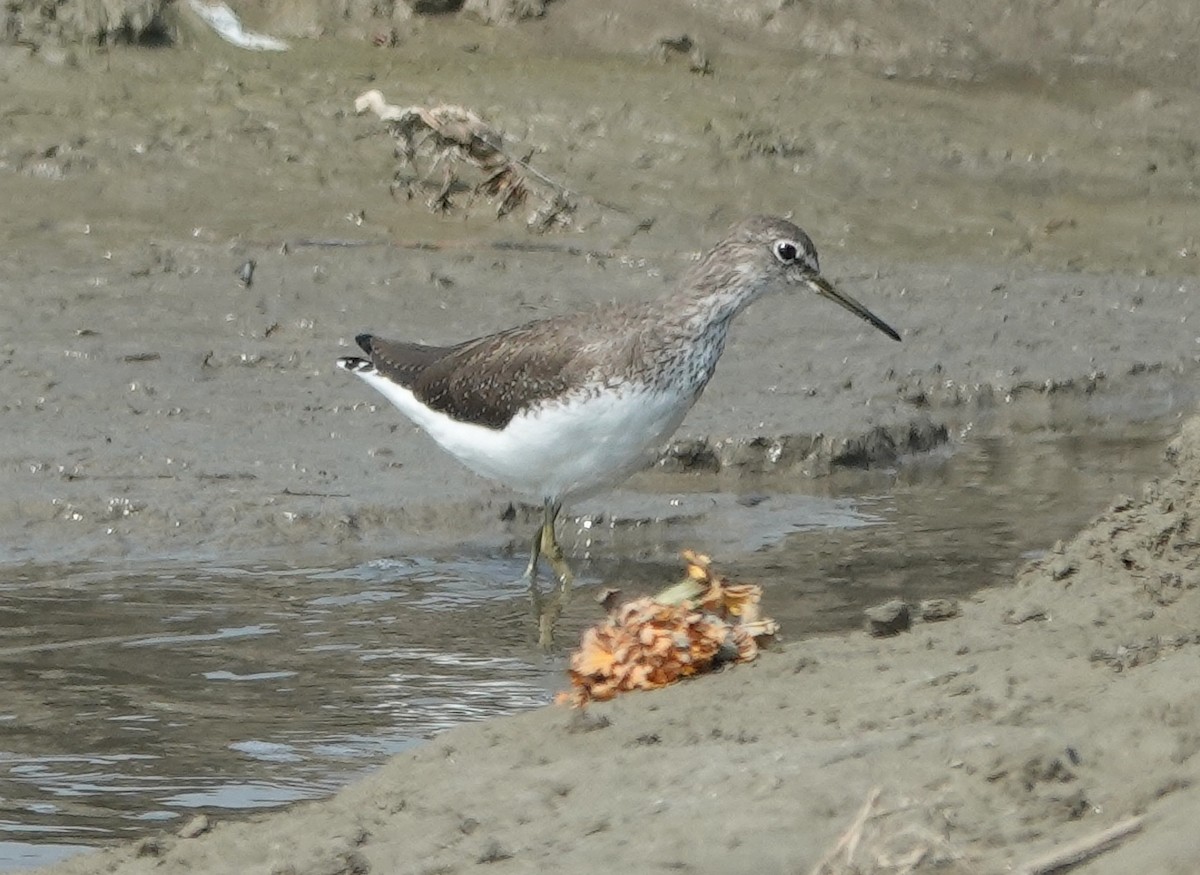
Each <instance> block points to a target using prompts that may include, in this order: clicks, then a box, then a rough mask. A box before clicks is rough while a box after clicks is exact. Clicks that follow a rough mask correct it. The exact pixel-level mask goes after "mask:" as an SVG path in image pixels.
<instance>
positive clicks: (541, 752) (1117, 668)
mask: <svg viewBox="0 0 1200 875" xmlns="http://www.w3.org/2000/svg"><path fill="white" fill-rule="evenodd" d="M1168 459H1169V462H1170V465H1171V468H1170V471H1169V473H1167V474H1166V475H1164V476H1163V477H1162V478H1159V479H1158V480H1156V481H1154V482H1152V483H1150V484H1148V485H1147V487H1146V489H1145V490H1144V493H1143V495H1141V496H1140V497H1137V498H1133V497H1129V498H1121V499H1119V500H1118V501H1117V502H1116V503H1115V504H1114V505H1113V507H1112V508H1111V509H1110V510H1108V511H1107V512H1105V513H1104V514H1102V515H1101V516H1100V517H1099V518H1098V519H1097V520H1096V521H1095V522H1094V523H1093V524H1092V525H1090V526H1089V527H1087V528H1086V529H1085V530H1084V531H1083V532H1082V533H1081V534H1080V535H1079V536H1078V537H1076V538H1075V539H1073V540H1071V541H1070V542H1068V543H1066V544H1063V545H1061V546H1059V547H1056V548H1055V549H1054V551H1052V553H1051V554H1050V555H1049V556H1047V557H1046V558H1045V559H1044V560H1040V561H1039V562H1037V563H1035V564H1033V565H1031V566H1030V567H1028V568H1027V569H1026V570H1025V571H1024V572H1023V573H1022V574H1021V575H1020V576H1019V578H1018V582H1017V585H1016V586H1015V587H1011V588H1005V589H1001V590H992V591H989V592H987V593H984V594H982V595H981V596H980V597H978V598H977V599H974V600H972V601H971V602H969V603H967V604H964V605H962V611H963V613H962V616H961V617H958V618H955V619H952V620H948V621H945V622H937V623H927V624H918V625H917V626H916V627H915V628H914V629H913V630H912V631H911V632H907V633H903V634H901V635H899V636H896V637H893V638H888V639H882V640H881V639H870V638H868V637H866V636H865V634H856V635H849V636H845V637H837V638H815V639H811V640H807V641H802V642H798V643H795V644H792V645H789V646H787V647H786V648H784V649H782V650H780V651H778V652H774V653H770V654H767V655H765V656H764V657H763V658H762V659H761V661H760V662H759V663H758V664H756V665H754V666H752V667H746V668H742V669H738V670H735V671H728V672H726V673H724V674H721V675H719V676H716V677H710V678H705V679H702V680H700V681H697V682H693V683H688V684H685V685H682V686H678V687H675V688H672V689H669V690H667V691H664V692H662V693H656V694H645V695H629V696H627V697H625V698H623V699H621V700H619V701H617V702H614V703H611V704H607V705H601V706H593V707H592V708H591V709H589V711H588V712H587V713H586V714H579V713H572V712H569V711H567V710H565V709H562V708H548V709H544V710H542V711H538V712H535V713H532V714H528V715H525V716H522V717H516V718H506V719H501V720H495V721H490V722H489V723H487V724H485V725H482V726H476V727H470V728H463V729H457V730H452V731H450V732H447V733H445V734H443V735H441V736H440V737H439V738H438V739H437V740H436V741H434V742H432V743H430V744H428V745H426V746H423V747H422V748H420V749H418V750H417V751H415V752H413V753H411V754H405V755H401V756H400V757H398V758H396V759H395V760H394V761H393V762H391V763H390V764H389V765H388V766H387V767H385V768H384V769H383V770H382V771H380V772H379V773H378V774H376V775H373V776H372V777H370V778H368V779H366V780H364V781H361V782H359V783H357V784H355V785H354V786H352V787H350V788H348V789H346V790H345V791H343V792H342V793H340V794H339V795H338V796H336V797H334V798H333V799H331V800H328V801H326V802H321V803H316V804H305V805H301V806H298V807H296V808H293V809H292V810H291V811H289V812H288V813H286V814H284V815H281V816H275V817H268V818H263V819H256V820H254V821H252V822H249V823H239V824H229V825H219V826H217V828H216V829H215V830H214V831H213V832H212V833H211V834H209V835H204V836H202V837H200V838H195V839H178V838H171V837H165V838H154V839H147V840H144V841H142V842H141V843H139V844H138V845H136V846H129V847H124V848H119V849H115V850H110V851H104V852H101V853H98V854H95V855H90V856H85V857H80V858H77V859H75V860H72V861H68V862H67V863H65V864H63V865H61V866H59V867H57V868H56V869H54V870H53V871H55V872H59V873H64V875H65V873H87V872H112V871H121V872H131V873H132V872H141V871H146V872H151V871H153V872H160V873H161V872H184V871H233V870H237V871H242V872H263V873H266V872H280V871H289V872H295V873H310V872H311V873H316V872H352V871H353V872H376V871H378V872H431V871H440V872H456V871H462V870H464V869H468V868H471V867H473V866H476V865H479V864H482V863H488V864H489V865H490V866H491V867H492V868H498V870H499V871H509V872H526V871H541V870H544V869H545V868H546V867H551V868H557V869H567V870H570V871H577V872H601V871H611V869H612V867H613V866H614V865H617V866H623V867H628V868H630V869H633V870H641V869H645V868H648V867H654V868H659V867H670V868H673V869H680V870H683V871H713V870H714V869H719V870H720V871H727V872H761V871H765V870H782V869H788V870H798V871H807V870H808V869H809V867H812V866H813V865H815V864H816V863H817V862H818V861H819V860H820V859H821V858H822V856H823V854H824V853H825V852H826V851H827V850H829V849H830V848H831V847H833V845H834V844H835V842H836V841H837V839H838V837H839V835H841V834H842V832H843V831H845V830H846V829H847V828H848V827H849V826H850V824H851V821H852V818H853V817H854V814H855V812H856V811H857V810H858V809H859V808H860V807H861V806H862V805H863V803H864V800H867V799H869V798H873V794H875V793H878V794H879V796H878V800H879V801H878V803H877V805H876V807H874V808H872V809H871V817H870V818H869V819H868V820H867V822H866V827H865V830H864V831H863V842H862V844H861V845H860V846H859V848H858V850H857V852H856V857H855V861H856V862H857V863H860V864H862V865H864V866H866V869H864V870H863V871H893V870H894V867H891V866H888V865H884V863H883V861H886V860H891V861H893V862H894V861H897V860H900V859H911V860H920V861H921V862H920V864H919V866H920V869H921V870H922V871H924V870H930V871H933V870H934V869H936V870H937V871H958V872H979V871H1002V870H1006V869H1008V868H1009V867H1012V866H1016V865H1019V864H1022V863H1026V862H1029V861H1031V860H1033V859H1035V858H1038V857H1040V856H1041V855H1042V854H1044V853H1047V852H1050V851H1052V850H1054V849H1055V848H1059V847H1062V846H1065V845H1066V844H1067V843H1070V842H1073V841H1075V840H1078V839H1086V838H1088V837H1090V836H1094V835H1095V834H1097V833H1099V832H1101V831H1102V830H1104V829H1105V828H1108V827H1111V826H1113V825H1114V824H1119V823H1123V822H1126V821H1127V819H1128V818H1130V817H1140V818H1142V820H1140V821H1139V822H1138V827H1139V829H1138V831H1136V832H1135V833H1133V835H1132V837H1131V838H1128V839H1127V840H1126V841H1125V842H1124V844H1122V845H1120V846H1119V847H1118V848H1117V849H1116V850H1110V851H1108V852H1107V853H1104V854H1100V855H1099V856H1098V857H1097V858H1096V859H1095V860H1094V861H1093V862H1092V863H1091V864H1090V865H1089V866H1088V867H1087V871H1089V872H1128V871H1133V870H1136V871H1145V872H1174V871H1178V872H1184V871H1188V869H1189V867H1190V866H1191V864H1192V861H1194V859H1195V856H1196V854H1197V852H1200V844H1198V843H1197V840H1196V837H1195V831H1194V830H1191V829H1189V828H1188V827H1187V825H1188V824H1190V823H1193V822H1194V821H1195V818H1196V817H1198V816H1200V793H1198V792H1197V791H1196V789H1195V784H1196V781H1197V778H1200V773H1198V772H1197V763H1198V762H1200V760H1198V759H1197V757H1196V753H1197V751H1198V750H1200V745H1198V744H1197V738H1196V733H1195V731H1194V729H1193V727H1194V726H1195V724H1196V722H1197V720H1198V719H1200V713H1198V711H1197V701H1198V700H1197V699H1196V697H1195V696H1194V695H1190V694H1184V693H1183V689H1184V688H1186V687H1187V686H1188V685H1189V684H1190V682H1189V681H1187V680H1185V679H1187V678H1191V677H1194V676H1195V673H1196V671H1197V670H1198V669H1200V649H1198V648H1197V644H1198V643H1200V630H1197V629H1196V628H1195V623H1194V621H1193V618H1194V617H1195V616H1196V611H1197V609H1200V603H1198V600H1200V554H1198V552H1197V542H1196V532H1195V522H1194V520H1195V518H1196V516H1197V513H1200V506H1198V504H1197V496H1198V495H1200V419H1193V420H1190V421H1189V422H1188V423H1187V424H1186V425H1185V426H1184V428H1183V430H1182V432H1181V433H1180V435H1179V437H1178V438H1177V439H1176V441H1175V442H1173V443H1172V445H1171V449H1170V451H1169V453H1168ZM1181 684H1183V685H1184V687H1181V686H1180V685H1181ZM910 855H911V856H910Z"/></svg>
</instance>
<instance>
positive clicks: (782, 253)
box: [771, 240, 800, 264]
mask: <svg viewBox="0 0 1200 875" xmlns="http://www.w3.org/2000/svg"><path fill="white" fill-rule="evenodd" d="M771 248H772V250H773V251H774V253H775V257H776V258H778V259H779V260H780V261H781V262H782V263H783V264H791V263H792V262H793V261H795V260H796V257H797V256H798V255H799V254H800V248H799V247H798V246H796V244H795V243H794V242H792V241H791V240H776V241H775V245H774V246H773V247H771Z"/></svg>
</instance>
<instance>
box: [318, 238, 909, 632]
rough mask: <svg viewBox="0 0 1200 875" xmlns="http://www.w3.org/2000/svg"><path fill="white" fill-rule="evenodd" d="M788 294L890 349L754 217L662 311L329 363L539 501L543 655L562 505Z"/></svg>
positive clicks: (559, 564) (620, 476) (561, 322)
mask: <svg viewBox="0 0 1200 875" xmlns="http://www.w3.org/2000/svg"><path fill="white" fill-rule="evenodd" d="M788 288H801V289H806V290H809V291H812V292H816V293H817V294H818V295H820V296H822V297H825V298H828V299H830V300H831V301H834V302H835V303H838V304H841V305H842V306H843V307H845V308H846V309H847V310H849V311H850V312H851V313H854V314H855V315H857V316H859V317H860V318H862V319H865V320H866V321H867V322H869V323H871V324H872V325H874V326H875V327H876V328H878V329H879V330H880V331H882V332H883V333H884V334H886V335H887V336H888V337H890V338H892V339H893V340H899V339H900V335H899V334H897V333H896V331H895V330H894V329H893V328H892V327H891V326H889V325H888V324H887V323H886V322H884V321H883V320H881V319H880V318H879V317H877V316H876V315H875V314H873V313H872V312H871V311H870V310H868V309H867V308H866V307H864V306H863V305H862V304H860V303H859V302H858V301H856V300H855V299H854V298H852V297H850V296H849V295H847V294H846V293H844V292H840V291H838V290H837V289H835V288H834V287H833V286H832V285H831V284H830V283H829V282H828V281H827V280H826V279H825V278H824V277H822V276H821V273H820V268H819V265H818V261H817V250H816V248H815V247H814V246H813V242H812V240H811V239H810V238H809V236H808V235H807V234H806V233H804V231H802V230H801V229H800V228H798V227H796V226H795V225H793V224H792V223H791V222H789V221H787V220H786V219H777V218H770V217H766V216H753V217H751V218H748V219H745V220H743V221H741V222H738V223H737V224H736V225H734V226H733V227H732V228H731V229H730V231H729V233H728V235H727V236H726V237H725V239H724V240H722V241H721V242H720V243H718V244H717V245H716V246H715V247H713V249H712V250H711V251H710V252H709V253H708V254H707V255H705V256H704V257H703V258H701V259H700V261H699V262H698V263H697V264H696V265H695V266H694V267H692V268H691V269H690V270H689V271H688V272H687V273H686V274H685V275H684V276H683V277H682V278H681V279H680V281H679V283H678V285H677V286H676V288H675V290H674V291H672V292H671V293H670V294H668V295H667V296H665V297H663V298H661V299H659V300H656V301H648V302H645V303H639V304H632V305H613V306H608V307H603V308H595V309H592V310H586V311H583V312H578V313H569V314H565V315H561V316H553V317H551V318H548V319H541V320H538V321H536V322H530V323H528V324H526V325H521V326H518V327H516V328H510V329H508V330H507V331H501V332H498V333H496V334H489V335H486V336H485V337H480V338H476V339H475V340H468V341H466V342H464V343H458V344H455V345H453V346H426V345H424V344H419V343H408V342H404V341H394V340H384V339H382V338H379V337H376V336H374V335H372V334H360V335H358V337H357V338H355V339H356V340H357V342H358V345H359V346H360V347H362V349H363V351H364V352H365V353H366V354H367V358H358V357H346V358H340V359H338V362H337V363H338V366H339V367H342V368H344V369H345V370H347V371H350V372H351V373H354V374H357V375H358V376H359V377H361V378H362V379H363V380H364V381H366V382H367V383H368V384H370V385H371V386H373V387H374V388H375V389H377V390H379V392H381V393H382V394H383V395H384V397H386V398H387V399H388V400H389V401H391V402H392V404H394V405H395V406H396V407H398V408H399V409H400V411H401V412H402V413H403V414H404V415H405V416H407V417H408V418H409V419H411V420H412V421H413V422H414V423H416V424H417V425H418V426H420V427H421V428H422V429H424V430H425V431H426V432H427V433H428V434H429V435H430V437H432V438H433V439H434V440H435V441H436V442H437V443H438V444H439V445H441V447H442V448H443V449H444V450H446V451H447V452H448V453H450V454H451V455H452V456H454V457H456V458H457V459H458V460H459V461H461V462H462V463H463V464H464V465H466V466H467V467H468V468H470V469H471V470H473V471H475V472H476V473H478V474H482V475H483V476H484V477H488V478H491V479H493V480H497V481H499V482H501V483H503V484H505V485H506V486H508V487H510V488H511V489H513V490H514V491H516V492H517V493H520V494H521V495H523V496H526V497H529V498H532V499H533V500H535V501H538V502H541V504H542V507H543V515H542V525H541V527H540V529H538V531H537V532H536V533H535V534H534V537H533V544H532V548H531V549H530V553H529V565H528V566H527V568H526V571H525V575H526V578H527V579H528V581H529V585H530V589H531V592H532V593H533V597H534V607H535V610H537V611H538V612H539V614H541V617H540V621H541V625H542V630H541V637H542V640H543V642H544V643H545V642H546V641H548V638H549V635H550V634H551V633H550V631H549V629H550V628H552V626H553V617H550V618H547V617H546V613H547V612H546V611H544V610H543V609H542V606H541V600H540V596H539V593H538V589H537V584H536V576H537V564H538V560H539V558H540V557H541V556H545V557H546V558H547V559H548V560H549V562H550V564H551V566H552V568H553V569H554V572H555V574H556V575H557V576H558V579H559V585H560V589H559V592H560V597H559V598H558V599H557V600H556V605H557V608H556V610H555V611H553V613H554V614H557V611H558V610H561V604H562V602H563V601H564V600H565V597H566V593H567V592H568V591H569V590H570V587H571V580H572V577H571V570H570V567H569V566H568V564H567V561H566V558H565V557H564V555H563V551H562V549H561V548H560V547H559V544H558V540H557V538H556V537H555V532H554V523H555V519H556V517H557V516H558V513H559V510H560V509H561V507H562V504H563V502H566V501H571V500H575V499H579V498H582V497H586V496H588V495H592V494H595V493H597V492H600V491H602V490H604V489H605V488H607V487H611V486H614V485H615V484H617V483H619V482H621V481H622V480H624V479H625V478H626V477H628V476H629V475H630V474H632V473H633V472H634V471H636V470H638V469H639V468H641V467H644V466H645V465H646V464H647V463H648V462H649V461H650V460H652V459H653V455H654V450H655V449H656V448H658V447H659V446H660V445H661V444H662V443H663V442H664V441H665V440H666V439H667V438H668V437H669V436H670V435H671V434H672V433H673V432H674V431H675V429H676V428H677V427H678V426H679V423H680V422H681V421H682V420H683V418H684V416H685V415H686V414H687V412H688V410H690V409H691V407H692V405H693V404H695V403H696V399H697V398H699V397H700V393H701V392H702V391H703V390H704V387H705V386H706V385H707V384H708V381H709V379H710V378H711V377H712V375H713V371H714V370H715V369H716V366H717V359H719V358H720V357H721V352H722V350H724V348H725V340H726V337H727V336H728V333H729V325H730V323H731V322H732V321H733V318H734V317H735V316H737V314H738V313H740V312H741V311H742V310H743V309H745V308H746V306H747V305H749V304H750V303H751V302H753V301H755V300H756V299H758V298H760V297H762V296H763V295H764V294H766V293H768V292H774V291H783V290H785V289H788Z"/></svg>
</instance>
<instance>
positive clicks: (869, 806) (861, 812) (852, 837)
mask: <svg viewBox="0 0 1200 875" xmlns="http://www.w3.org/2000/svg"><path fill="white" fill-rule="evenodd" d="M879 793H880V789H879V788H878V787H872V788H871V792H869V793H868V794H867V798H866V801H864V802H863V804H862V807H861V808H860V809H858V814H856V815H855V816H854V820H853V821H852V822H851V823H850V826H849V827H848V828H847V829H846V831H845V832H844V833H842V837H841V838H840V839H838V842H837V844H836V845H834V846H833V847H832V848H830V849H829V850H828V851H826V853H825V856H824V857H822V858H821V859H820V861H819V862H818V863H817V865H816V866H814V867H813V870H812V875H823V873H824V872H826V871H827V870H828V867H829V864H830V863H832V862H833V859H834V858H835V857H836V856H837V855H838V854H840V853H841V852H842V851H843V850H844V851H845V852H846V864H847V865H849V864H850V862H851V860H852V859H853V857H854V852H855V851H856V850H858V843H859V842H860V841H862V834H863V827H865V826H866V825H867V820H869V819H870V817H871V812H872V811H873V810H874V808H875V803H876V802H878V801H879Z"/></svg>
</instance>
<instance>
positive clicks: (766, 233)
mask: <svg viewBox="0 0 1200 875" xmlns="http://www.w3.org/2000/svg"><path fill="white" fill-rule="evenodd" d="M718 253H720V255H719V256H718ZM714 256H716V257H718V258H719V260H720V261H721V262H722V263H724V264H726V265H731V266H733V270H734V271H735V272H737V273H740V274H742V275H743V276H744V278H745V279H747V280H749V281H750V282H751V283H752V284H753V285H755V286H756V287H759V288H761V289H763V290H764V291H767V290H771V289H774V288H779V287H781V286H782V287H790V286H801V287H802V288H807V289H810V290H811V291H814V292H816V293H817V294H818V295H820V296H821V297H822V298H828V299H829V300H831V301H833V302H834V303H836V304H840V305H841V306H843V307H845V308H846V309H847V310H849V311H850V312H851V313H853V314H854V315H855V316H858V317H859V318H860V319H863V320H865V321H867V322H870V323H871V324H872V325H874V326H875V327H876V328H878V329H879V330H880V331H882V332H883V333H884V334H886V335H887V336H888V337H890V338H892V340H899V339H900V335H899V334H898V333H897V332H896V330H895V329H894V328H892V327H891V326H890V325H888V324H887V323H886V322H884V321H883V320H882V319H880V318H879V317H878V316H876V315H875V314H874V313H872V312H871V311H870V310H868V309H867V308H866V307H864V306H863V305H862V304H860V303H859V302H858V301H856V300H855V299H854V298H852V297H851V296H850V295H848V294H846V293H845V292H842V291H839V290H838V289H836V288H834V286H833V284H832V283H830V282H829V280H827V279H825V277H823V276H821V266H820V263H819V261H818V258H817V248H816V247H815V246H814V245H813V242H812V238H810V237H809V236H808V235H807V234H805V233H804V231H802V230H801V229H800V228H798V227H796V226H795V225H793V224H792V223H791V222H789V221H788V220H787V219H777V218H773V217H769V216H752V217H751V218H749V219H745V220H743V221H741V222H739V223H738V224H736V225H734V226H733V228H731V229H730V232H729V235H728V236H727V237H726V238H725V240H724V241H722V242H721V243H720V244H718V246H717V247H716V249H714V250H713V252H712V254H711V255H710V260H711V259H712V258H713V257H714Z"/></svg>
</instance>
